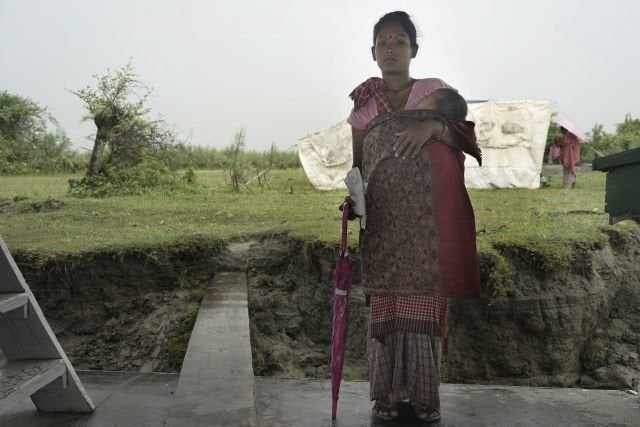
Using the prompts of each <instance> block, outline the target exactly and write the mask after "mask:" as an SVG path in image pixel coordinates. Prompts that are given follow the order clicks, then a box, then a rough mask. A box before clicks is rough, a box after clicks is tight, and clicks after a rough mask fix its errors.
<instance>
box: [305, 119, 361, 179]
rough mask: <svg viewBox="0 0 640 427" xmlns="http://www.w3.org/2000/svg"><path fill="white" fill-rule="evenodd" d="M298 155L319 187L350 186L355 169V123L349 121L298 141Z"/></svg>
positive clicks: (307, 172)
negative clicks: (352, 126)
mask: <svg viewBox="0 0 640 427" xmlns="http://www.w3.org/2000/svg"><path fill="white" fill-rule="evenodd" d="M298 156H300V163H302V167H303V168H304V171H305V173H306V174H307V177H308V178H309V181H311V184H312V185H313V186H314V187H315V188H317V189H318V190H334V189H336V188H347V186H346V185H345V183H344V178H345V177H346V176H347V172H349V171H350V170H351V163H352V161H353V157H352V148H351V126H350V125H349V123H347V121H346V120H343V121H341V122H340V123H338V124H336V125H333V126H331V127H330V128H329V129H325V130H323V131H320V132H316V133H314V134H313V135H310V136H307V137H306V138H302V139H299V140H298Z"/></svg>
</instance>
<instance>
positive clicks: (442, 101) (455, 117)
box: [416, 88, 467, 122]
mask: <svg viewBox="0 0 640 427" xmlns="http://www.w3.org/2000/svg"><path fill="white" fill-rule="evenodd" d="M416 109H417V110H435V111H437V112H438V113H439V114H440V115H441V116H442V117H443V118H444V119H446V120H451V121H455V122H461V121H464V120H465V119H466V118H467V102H466V101H465V100H464V98H463V97H462V96H460V95H459V94H458V92H456V91H455V90H453V89H447V88H443V89H438V90H436V91H435V92H432V93H431V94H430V95H427V96H425V97H424V98H422V99H421V100H420V102H419V103H418V106H417V107H416Z"/></svg>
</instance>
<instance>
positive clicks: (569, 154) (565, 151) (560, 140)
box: [555, 127, 580, 188]
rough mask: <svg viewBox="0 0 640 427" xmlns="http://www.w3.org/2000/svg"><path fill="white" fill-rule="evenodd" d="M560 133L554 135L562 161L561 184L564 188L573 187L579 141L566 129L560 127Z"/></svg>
mask: <svg viewBox="0 0 640 427" xmlns="http://www.w3.org/2000/svg"><path fill="white" fill-rule="evenodd" d="M560 133H561V135H558V136H557V137H556V141H555V144H556V145H557V146H558V147H560V162H561V163H562V184H563V186H564V188H569V187H571V188H575V186H576V165H577V164H578V163H579V162H580V142H579V141H578V137H577V136H575V135H574V134H572V133H571V132H569V131H568V130H567V129H565V128H563V127H561V128H560Z"/></svg>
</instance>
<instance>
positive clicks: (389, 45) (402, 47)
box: [371, 22, 416, 74]
mask: <svg viewBox="0 0 640 427" xmlns="http://www.w3.org/2000/svg"><path fill="white" fill-rule="evenodd" d="M371 53H372V54H373V60H374V61H376V62H377V63H378V67H379V68H380V71H382V73H383V74H396V73H408V72H409V63H410V62H411V59H412V58H415V56H416V50H415V49H413V48H412V47H411V40H410V39H409V35H408V34H407V33H406V31H405V30H404V29H403V28H402V25H400V24H399V23H397V22H387V23H386V24H384V25H383V26H382V28H381V29H380V32H379V33H378V35H377V36H376V44H375V46H372V47H371Z"/></svg>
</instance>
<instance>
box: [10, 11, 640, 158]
mask: <svg viewBox="0 0 640 427" xmlns="http://www.w3.org/2000/svg"><path fill="white" fill-rule="evenodd" d="M396 9H401V10H405V11H407V12H408V13H409V14H410V15H411V16H412V17H413V18H414V21H415V22H416V24H417V26H418V28H419V31H420V33H421V35H422V37H421V38H420V39H419V40H418V42H419V44H420V50H419V53H418V57H417V58H416V59H415V60H414V61H413V63H412V68H411V74H412V76H413V77H417V78H421V77H439V78H442V79H443V80H445V81H446V82H447V83H449V84H451V85H452V86H454V87H456V88H457V89H458V90H459V91H460V92H461V93H462V95H463V96H465V97H466V98H467V99H545V100H551V101H554V102H555V104H556V106H557V107H558V108H559V109H560V111H562V112H564V113H565V114H566V115H567V116H568V117H570V118H571V119H572V120H574V121H575V122H576V123H577V124H578V125H579V126H580V127H582V128H583V129H584V130H586V131H589V130H590V129H591V128H592V127H593V125H594V124H595V123H602V124H603V125H604V126H605V129H606V130H608V131H613V130H614V129H615V124H616V123H619V122H621V121H623V120H624V117H625V114H627V113H630V114H631V115H632V116H633V117H635V118H638V117H640V77H639V76H640V53H639V52H640V25H639V24H638V22H640V1H636V0H608V1H602V0H598V1H596V0H535V1H516V0H448V1H446V2H445V1H431V0H415V1H393V2H392V1H382V0H358V1H346V0H322V1H302V0H298V1H293V0H251V1H250V0H233V1H215V0H212V1H195V0H183V1H177V0H175V1H161V0H153V1H152V0H109V1H104V0H101V1H98V0H0V90H8V91H10V92H12V93H16V94H19V95H22V96H28V97H30V98H31V99H33V100H34V101H36V102H38V103H40V104H41V105H43V106H46V107H48V108H49V110H50V111H51V113H53V115H54V116H55V117H57V118H58V120H59V121H60V123H61V124H62V126H63V127H64V128H65V129H66V131H67V133H68V134H69V136H70V137H71V138H72V140H73V141H74V145H75V146H84V147H91V146H92V143H91V142H90V141H88V140H86V138H85V136H87V135H90V134H91V133H92V132H93V131H94V128H93V125H92V123H91V122H84V123H82V122H81V118H82V116H83V115H84V110H83V104H82V102H81V101H80V100H79V99H78V98H76V97H75V96H74V95H72V94H71V93H69V91H68V90H70V89H79V88H81V87H83V86H85V85H87V84H93V83H94V80H93V79H92V77H91V76H92V75H94V74H104V73H106V72H107V70H108V69H112V70H113V69H115V68H119V67H122V66H124V65H125V64H126V63H127V62H128V61H129V59H130V58H133V66H134V68H135V70H136V71H137V72H138V74H139V75H140V78H141V80H142V81H143V82H145V83H146V84H147V85H148V86H150V87H152V88H153V90H154V92H153V99H152V103H151V106H152V108H153V112H154V113H158V114H162V115H163V116H164V117H165V118H166V120H167V121H168V122H170V123H172V124H173V125H175V127H176V129H177V130H179V132H180V133H181V134H182V135H188V134H191V135H192V139H191V141H192V143H193V144H197V145H206V146H210V147H217V148H223V147H225V146H226V145H228V144H229V142H230V140H231V138H232V137H233V135H234V133H235V132H236V131H237V130H238V129H239V128H240V127H245V128H246V130H247V146H248V147H249V148H251V149H257V150H263V149H266V148H268V147H269V146H270V145H271V143H272V142H274V143H276V145H277V146H278V147H279V148H280V149H286V148H288V147H290V146H292V145H293V144H295V141H296V140H297V139H298V138H301V137H304V136H305V135H307V134H309V133H312V132H316V131H319V130H322V129H324V128H327V127H329V126H331V125H333V124H334V123H336V122H338V121H340V120H342V119H343V118H345V117H346V116H347V115H348V113H349V110H350V108H351V106H352V104H351V101H350V100H349V99H348V97H347V95H348V93H349V92H350V91H351V89H353V87H355V86H356V85H357V84H358V83H360V82H361V81H363V80H364V79H366V78H367V77H370V76H374V75H379V71H378V69H377V67H376V66H375V62H373V61H372V59H371V56H370V46H371V44H372V40H371V39H372V28H373V25H374V24H375V22H376V21H377V20H378V18H379V17H380V16H382V15H383V14H384V13H386V12H389V11H392V10H396Z"/></svg>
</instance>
